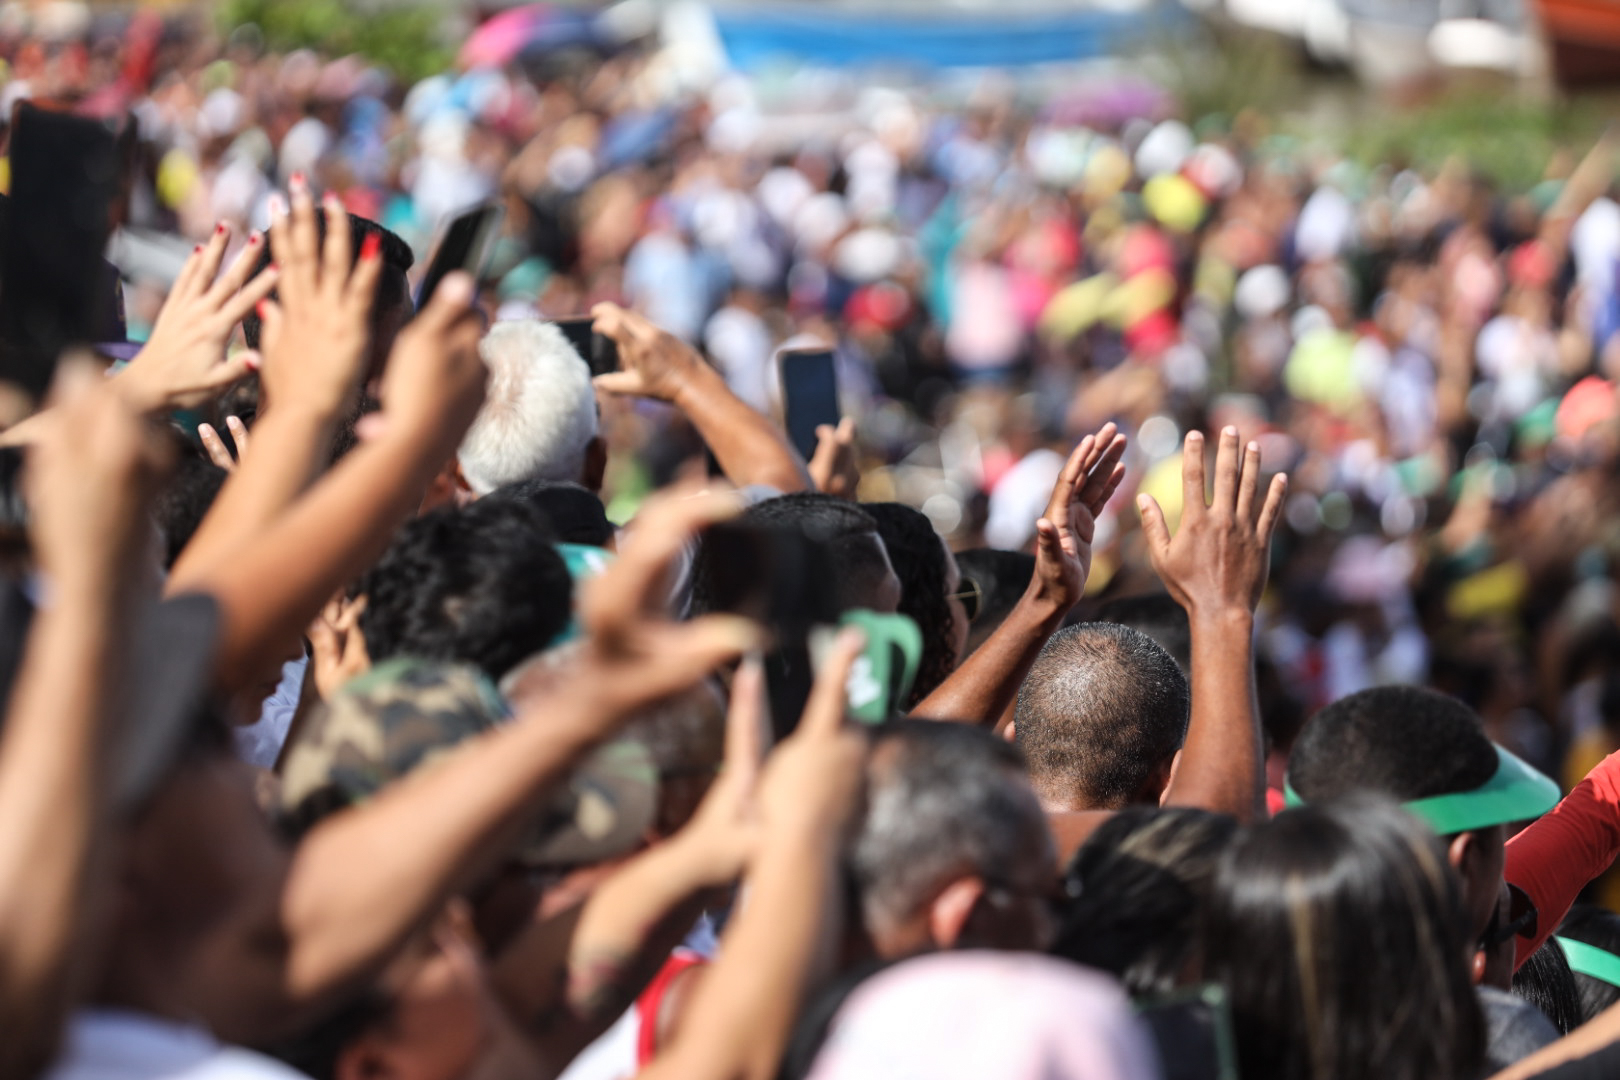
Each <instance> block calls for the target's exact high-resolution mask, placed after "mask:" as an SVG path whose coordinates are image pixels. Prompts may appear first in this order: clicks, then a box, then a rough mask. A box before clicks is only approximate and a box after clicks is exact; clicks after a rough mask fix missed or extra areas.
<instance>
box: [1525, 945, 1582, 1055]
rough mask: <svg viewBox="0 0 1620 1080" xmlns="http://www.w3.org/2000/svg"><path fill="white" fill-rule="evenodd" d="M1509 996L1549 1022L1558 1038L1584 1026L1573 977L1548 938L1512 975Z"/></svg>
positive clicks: (1557, 947)
mask: <svg viewBox="0 0 1620 1080" xmlns="http://www.w3.org/2000/svg"><path fill="white" fill-rule="evenodd" d="M1513 992H1514V994H1516V995H1518V996H1519V997H1521V998H1523V999H1524V1000H1525V1001H1528V1002H1529V1003H1530V1004H1532V1005H1534V1006H1535V1007H1536V1008H1538V1009H1540V1010H1541V1011H1542V1013H1543V1014H1545V1015H1546V1017H1547V1019H1548V1020H1551V1021H1552V1025H1553V1027H1555V1028H1557V1029H1558V1034H1560V1035H1568V1034H1569V1033H1570V1032H1572V1031H1574V1030H1575V1029H1576V1028H1578V1027H1580V1026H1581V1024H1582V1023H1584V1022H1585V1017H1584V1016H1583V1015H1582V1012H1581V994H1580V990H1579V989H1577V988H1576V986H1575V973H1574V972H1573V971H1571V970H1569V960H1568V959H1567V958H1566V957H1565V956H1564V950H1563V949H1561V948H1560V947H1559V945H1558V942H1556V941H1554V940H1552V939H1551V938H1548V939H1547V940H1546V941H1545V942H1544V943H1543V944H1542V946H1541V948H1539V949H1537V950H1536V951H1535V952H1533V953H1531V954H1530V955H1529V957H1528V958H1526V959H1525V962H1524V963H1523V964H1521V965H1519V970H1517V971H1515V972H1514V973H1513Z"/></svg>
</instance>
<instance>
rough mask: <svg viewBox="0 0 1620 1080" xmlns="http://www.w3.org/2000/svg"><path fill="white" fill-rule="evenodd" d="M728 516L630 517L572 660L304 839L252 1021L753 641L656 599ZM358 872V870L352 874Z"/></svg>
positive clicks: (395, 941) (416, 919) (390, 943)
mask: <svg viewBox="0 0 1620 1080" xmlns="http://www.w3.org/2000/svg"><path fill="white" fill-rule="evenodd" d="M448 284H449V282H448V280H447V282H446V284H445V285H441V286H440V289H439V291H440V292H441V293H442V292H443V290H444V289H445V288H446V287H447V286H448ZM450 445H451V447H452V448H453V447H454V442H453V441H452V442H451V444H450ZM357 452H358V451H357ZM735 509H736V504H735V500H731V499H722V498H719V497H715V498H712V499H696V500H685V501H684V502H675V501H667V502H660V503H655V504H653V505H652V506H650V507H649V508H648V509H646V510H644V511H643V513H644V515H648V516H647V518H646V520H647V521H648V522H649V523H650V524H651V525H652V526H654V527H653V528H648V529H646V530H637V535H636V537H635V538H634V539H633V540H630V541H628V542H627V543H626V544H625V546H624V547H622V548H621V549H620V553H619V558H618V559H617V560H616V561H615V562H614V564H613V566H612V567H611V568H610V569H609V570H608V571H607V572H605V573H604V574H603V575H602V576H601V577H599V578H596V579H594V580H593V581H592V582H591V583H590V584H589V586H587V588H586V591H585V594H584V596H583V597H582V601H581V604H580V618H581V621H582V623H583V625H584V626H585V628H586V632H587V638H586V643H585V647H584V648H583V649H582V651H581V660H580V664H579V666H578V667H577V668H576V669H574V670H572V671H571V672H570V674H569V675H568V676H567V677H566V678H564V679H562V680H561V681H560V682H559V683H558V685H557V686H556V687H555V688H554V690H552V691H551V692H549V693H546V694H545V695H543V696H536V697H535V698H533V699H530V700H529V701H527V702H525V704H524V707H523V711H522V712H521V713H520V714H519V716H518V717H517V718H516V720H515V721H514V722H512V723H510V724H507V725H505V726H503V727H501V728H500V729H498V730H497V731H494V732H491V733H490V734H488V735H484V736H482V737H480V738H478V739H476V740H474V741H472V742H471V743H469V744H468V745H467V748H466V749H464V750H462V751H458V752H457V753H456V754H455V755H453V756H452V757H450V758H448V759H447V760H446V761H444V762H443V763H442V764H440V765H438V766H436V767H434V768H431V769H423V770H419V771H418V772H416V773H412V774H411V775H409V776H407V777H405V778H404V779H402V780H400V781H399V782H398V783H396V784H393V785H391V786H389V787H388V788H386V789H385V790H384V791H383V792H382V793H381V794H379V795H378V796H377V797H376V798H374V799H372V800H370V801H369V802H367V803H365V804H363V805H361V806H358V807H355V808H353V809H350V810H346V811H343V812H341V813H339V814H336V815H333V816H332V817H331V818H328V819H327V820H326V821H324V822H322V823H321V824H320V825H319V826H317V827H316V828H315V829H314V830H312V831H311V832H310V833H309V835H308V836H307V837H305V839H304V841H303V843H302V844H300V845H299V847H298V849H297V851H296V853H295V855H294V860H293V865H292V869H291V872H290V873H289V876H288V879H287V884H286V886H285V888H284V890H283V893H282V897H281V919H282V926H283V928H284V930H285V932H286V934H287V940H288V943H289V945H288V951H287V958H286V962H285V964H270V965H266V966H264V967H262V968H260V969H259V970H257V971H256V972H253V973H252V974H253V975H256V976H257V977H258V978H260V979H261V980H263V981H262V983H261V990H260V993H259V994H258V995H256V997H257V1001H258V1003H259V1012H260V1013H261V1016H260V1018H259V1019H260V1020H261V1022H262V1023H264V1024H266V1025H268V1026H269V1027H271V1028H276V1029H284V1028H285V1027H286V1026H288V1025H289V1024H296V1022H297V1021H299V1020H301V1019H307V1018H308V1017H309V1016H311V1015H313V1014H315V1013H316V1012H318V1011H319V1010H320V1009H321V1008H324V1007H326V1006H329V1005H330V1004H331V1003H332V1002H334V1001H336V1000H340V999H341V998H342V996H343V995H344V994H345V993H346V992H348V991H351V990H353V989H354V988H355V987H357V986H359V985H362V984H363V982H364V980H365V979H366V978H369V977H371V976H372V975H374V974H375V973H376V970H377V968H378V966H380V965H381V964H383V963H385V962H386V961H387V960H388V959H389V958H390V957H391V956H392V954H393V952H394V950H395V949H396V948H397V947H398V945H399V944H400V942H402V941H404V940H405V939H406V937H407V936H408V935H409V934H410V933H411V932H412V931H413V930H415V929H417V928H418V927H420V926H421V925H422V924H423V922H424V921H425V920H427V919H430V918H431V917H432V916H433V915H434V914H435V913H436V912H437V911H438V910H439V908H440V906H441V905H442V904H443V902H444V901H445V900H446V899H447V898H449V897H450V896H452V895H455V894H456V893H458V892H460V891H462V890H464V889H466V888H467V887H468V886H469V885H471V884H472V883H473V882H474V881H475V880H477V879H478V877H480V876H481V875H482V874H484V873H486V872H487V871H488V870H489V869H490V868H491V867H492V866H493V865H494V864H495V863H496V862H497V861H498V860H499V859H500V858H501V856H502V855H503V854H504V853H505V852H507V851H510V850H511V849H512V847H513V845H514V844H515V843H516V842H517V841H518V840H519V839H520V838H521V834H522V830H523V829H524V828H525V827H527V826H528V825H530V824H532V822H533V821H534V820H535V817H536V815H537V814H538V813H539V812H540V811H541V809H542V808H543V807H544V805H545V804H546V800H547V797H548V795H549V794H550V792H551V790H552V788H553V787H554V785H555V783H556V782H557V781H559V780H560V779H561V778H562V777H563V776H564V775H565V774H566V772H567V770H568V769H569V768H570V767H572V765H573V764H574V763H575V762H576V761H578V760H579V759H580V757H582V756H583V755H584V754H585V753H586V752H587V751H588V750H590V749H591V748H592V747H594V746H596V745H597V744H598V743H600V742H601V741H602V740H604V739H607V738H609V737H611V736H612V735H613V734H614V733H615V732H616V731H617V730H618V728H619V727H620V726H622V724H623V723H624V722H625V720H627V719H628V718H629V717H630V716H632V715H634V714H635V713H636V712H637V711H638V710H640V709H643V708H646V707H647V706H649V705H651V704H653V703H655V702H657V701H660V700H662V699H664V698H667V697H669V696H671V695H672V694H676V693H680V692H682V691H684V690H686V689H688V688H690V687H691V686H693V685H694V684H696V683H697V682H698V681H699V680H701V679H703V678H705V677H706V676H708V675H709V674H711V673H712V672H713V671H714V670H715V668H716V667H718V666H719V665H720V664H723V663H726V662H728V661H730V660H733V659H735V658H736V657H737V656H739V655H741V654H742V653H743V652H745V651H747V650H748V649H750V648H754V647H757V645H758V642H759V630H758V628H757V627H755V626H754V624H752V623H748V622H745V621H743V620H740V619H737V618H735V617H732V616H711V617H708V618H705V619H699V620H694V621H691V622H686V623H677V622H673V621H671V620H670V619H669V617H668V616H667V614H663V613H661V610H660V607H659V605H660V604H661V603H662V600H663V597H664V596H665V590H664V588H663V582H664V580H665V575H666V574H667V572H668V568H669V566H670V565H671V563H672V562H673V561H674V560H675V558H677V557H678V555H679V554H680V552H681V550H682V545H683V544H684V543H685V541H686V540H687V539H688V538H689V537H690V536H691V535H692V534H693V532H694V531H695V530H696V528H697V527H698V526H699V525H701V524H705V523H707V522H709V521H712V520H714V519H715V518H716V517H718V516H720V515H723V514H730V513H733V512H735ZM407 838H408V842H402V841H403V840H406V839H407ZM356 866H364V867H365V868H366V872H365V873H364V874H356V873H355V872H354V868H355V867H356ZM247 975H248V973H244V977H247Z"/></svg>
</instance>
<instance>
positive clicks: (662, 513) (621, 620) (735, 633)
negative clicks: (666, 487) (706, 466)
mask: <svg viewBox="0 0 1620 1080" xmlns="http://www.w3.org/2000/svg"><path fill="white" fill-rule="evenodd" d="M739 510H740V505H739V503H738V501H737V499H736V498H735V497H733V496H731V495H724V494H718V493H711V494H704V495H697V494H694V493H693V492H692V489H690V488H675V489H672V490H671V491H670V492H669V493H667V494H664V495H661V496H656V497H654V498H652V499H650V500H648V502H647V504H646V506H645V507H644V508H643V509H642V510H641V512H640V513H639V514H637V515H636V522H635V527H634V528H632V529H631V530H630V532H629V534H628V535H627V537H626V538H625V540H624V542H622V543H621V544H620V545H619V551H618V556H619V557H618V558H617V559H615V560H614V562H613V565H612V566H610V567H609V568H608V569H607V570H606V571H605V572H604V573H602V574H600V575H598V576H597V577H595V578H592V579H591V580H590V582H588V583H587V584H586V586H585V588H584V590H583V592H582V595H581V596H580V598H579V618H580V624H581V625H582V626H583V627H584V628H585V632H586V643H585V648H584V650H583V651H582V653H581V661H582V668H584V669H587V670H588V671H589V675H588V676H587V681H588V682H589V683H590V684H591V685H592V686H593V689H594V691H595V692H596V693H597V694H599V695H601V696H603V697H604V698H605V699H606V701H607V702H608V707H609V709H610V710H611V711H620V710H622V711H623V712H624V713H625V714H628V713H630V712H632V711H634V710H636V709H638V708H642V707H645V706H647V705H651V704H652V703H654V702H656V701H660V700H662V699H664V698H666V697H669V696H670V695H671V694H677V693H680V692H681V691H682V690H685V689H687V688H688V687H691V686H694V685H696V684H697V683H698V681H699V680H701V679H703V678H705V677H706V676H708V675H709V674H710V673H712V672H713V671H714V670H715V669H716V668H717V667H719V666H720V665H721V664H724V663H727V662H729V661H731V660H735V659H736V658H737V657H739V656H741V655H742V654H744V653H746V652H748V651H749V650H751V649H754V648H757V647H759V645H760V644H761V642H762V640H763V631H762V630H761V629H760V627H759V626H758V624H756V623H753V622H751V621H749V620H747V619H741V618H738V617H736V616H732V615H707V616H704V617H703V618H700V619H692V620H689V621H686V622H677V621H675V620H674V619H673V618H671V616H670V614H669V612H668V610H667V601H668V597H669V589H668V581H669V574H670V570H671V568H672V567H673V566H674V564H675V562H676V560H677V559H678V558H679V557H680V555H681V553H682V552H683V551H684V550H685V547H686V544H687V542H688V541H689V540H691V538H692V537H693V536H695V535H696V534H697V532H698V531H699V530H700V529H701V528H703V527H704V526H707V525H712V524H714V523H715V522H718V521H723V520H725V519H726V518H729V517H732V516H734V515H736V514H737V513H738V511H739Z"/></svg>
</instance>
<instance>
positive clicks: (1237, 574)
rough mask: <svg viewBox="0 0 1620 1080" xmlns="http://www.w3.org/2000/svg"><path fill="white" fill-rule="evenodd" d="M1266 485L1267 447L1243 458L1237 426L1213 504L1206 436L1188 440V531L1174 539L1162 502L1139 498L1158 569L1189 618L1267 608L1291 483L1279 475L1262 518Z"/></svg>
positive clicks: (1226, 439) (1228, 432)
mask: <svg viewBox="0 0 1620 1080" xmlns="http://www.w3.org/2000/svg"><path fill="white" fill-rule="evenodd" d="M1259 484H1260V444H1259V443H1255V442H1251V443H1249V445H1248V446H1247V448H1245V449H1244V450H1243V452H1242V453H1241V454H1239V452H1238V432H1237V428H1234V427H1229V428H1227V429H1225V430H1224V431H1222V432H1221V441H1220V445H1219V446H1218V447H1217V449H1216V453H1215V490H1214V499H1213V501H1212V502H1210V503H1207V504H1206V503H1205V501H1204V499H1205V496H1204V490H1205V487H1204V436H1203V435H1202V434H1200V433H1199V432H1196V431H1194V432H1190V433H1189V434H1188V435H1187V441H1186V444H1185V446H1184V447H1183V449H1182V456H1181V488H1182V510H1181V527H1180V528H1179V529H1177V530H1176V535H1175V538H1174V539H1171V537H1170V530H1169V527H1168V526H1167V525H1166V524H1165V517H1164V511H1163V510H1162V509H1160V507H1159V504H1158V502H1156V501H1155V500H1154V499H1153V497H1152V496H1150V495H1141V496H1138V498H1137V507H1138V509H1139V510H1140V511H1141V514H1142V531H1143V533H1144V534H1145V535H1146V537H1147V542H1148V553H1149V555H1150V556H1151V558H1152V559H1153V568H1154V570H1156V571H1158V574H1159V577H1160V578H1162V579H1163V580H1164V584H1165V587H1166V588H1167V589H1169V590H1170V595H1171V596H1173V597H1174V598H1175V600H1176V602H1177V603H1179V604H1180V605H1181V606H1182V607H1184V608H1186V609H1187V612H1188V614H1189V615H1192V616H1195V617H1197V616H1201V615H1214V614H1217V613H1220V612H1224V611H1235V610H1241V611H1245V612H1251V613H1252V612H1253V611H1254V608H1255V605H1256V604H1258V603H1259V602H1260V594H1261V593H1262V592H1263V591H1264V590H1265V587H1266V574H1267V572H1268V570H1269V569H1270V548H1271V533H1272V530H1274V529H1275V528H1276V527H1277V518H1278V516H1279V515H1280V514H1281V513H1282V504H1283V497H1284V496H1285V495H1286V494H1287V493H1288V477H1287V476H1285V475H1283V474H1282V473H1278V474H1277V475H1276V476H1274V477H1272V479H1271V486H1270V487H1269V488H1268V489H1267V491H1266V499H1265V503H1264V504H1263V505H1262V506H1261V507H1260V508H1259V514H1258V516H1256V513H1255V505H1254V503H1255V495H1256V493H1257V489H1258V487H1259Z"/></svg>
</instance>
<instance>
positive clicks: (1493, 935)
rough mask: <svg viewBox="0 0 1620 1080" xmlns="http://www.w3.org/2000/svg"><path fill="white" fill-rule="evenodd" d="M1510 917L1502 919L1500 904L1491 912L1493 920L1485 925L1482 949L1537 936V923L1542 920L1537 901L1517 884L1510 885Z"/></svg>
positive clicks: (1480, 940) (1480, 945) (1481, 940)
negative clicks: (1537, 909) (1505, 919)
mask: <svg viewBox="0 0 1620 1080" xmlns="http://www.w3.org/2000/svg"><path fill="white" fill-rule="evenodd" d="M1507 888H1508V919H1507V922H1505V923H1504V922H1503V921H1502V908H1501V905H1498V906H1497V908H1496V910H1495V911H1493V912H1491V921H1490V922H1489V923H1488V924H1487V925H1486V927H1485V933H1484V934H1482V935H1481V936H1480V939H1479V947H1480V948H1481V949H1487V950H1488V949H1494V948H1496V947H1497V946H1499V945H1503V944H1505V943H1507V942H1508V941H1510V940H1512V939H1513V938H1516V937H1522V938H1533V937H1535V936H1536V924H1537V923H1538V922H1539V921H1540V913H1539V912H1537V911H1536V905H1535V903H1534V902H1533V901H1532V900H1531V899H1530V894H1529V893H1526V892H1525V891H1524V890H1523V889H1521V888H1519V887H1518V886H1517V885H1512V884H1510V885H1509V886H1508V887H1507Z"/></svg>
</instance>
